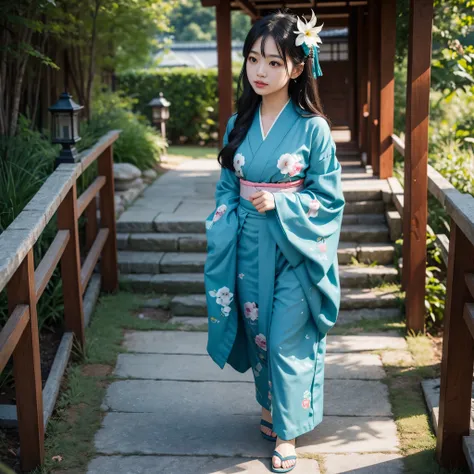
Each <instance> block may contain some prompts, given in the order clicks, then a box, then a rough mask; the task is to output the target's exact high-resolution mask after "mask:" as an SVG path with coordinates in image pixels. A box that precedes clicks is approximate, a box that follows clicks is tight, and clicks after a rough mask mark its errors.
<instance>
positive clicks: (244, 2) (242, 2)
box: [235, 0, 260, 20]
mask: <svg viewBox="0 0 474 474" xmlns="http://www.w3.org/2000/svg"><path fill="white" fill-rule="evenodd" d="M235 4H236V6H238V7H239V8H240V9H241V10H242V11H243V12H244V13H246V14H247V15H248V16H250V18H251V19H252V20H257V19H258V18H259V17H260V13H259V12H258V11H257V9H256V8H255V7H254V6H253V5H252V4H251V3H250V2H249V1H248V0H236V1H235Z"/></svg>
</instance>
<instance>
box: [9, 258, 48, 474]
mask: <svg viewBox="0 0 474 474" xmlns="http://www.w3.org/2000/svg"><path fill="white" fill-rule="evenodd" d="M7 295H8V312H9V314H12V313H13V311H14V310H15V308H16V306H17V305H19V304H25V305H27V306H28V307H29V310H30V318H29V321H28V324H27V325H26V327H25V330H24V331H23V334H22V335H21V337H20V340H19V341H18V344H17V346H16V348H15V350H14V352H13V372H14V376H15V393H16V412H17V417H18V431H19V433H20V458H21V468H22V470H23V471H31V470H33V469H35V468H36V467H37V466H39V465H40V464H42V463H43V461H44V423H43V390H42V388H41V365H40V350H39V334H38V317H37V314H36V290H35V267H34V259H33V249H31V250H30V251H29V252H28V255H27V256H26V257H25V259H24V260H23V262H22V263H21V265H20V266H19V267H18V270H17V271H16V272H15V274H14V275H13V277H12V278H11V280H10V282H9V283H8V286H7Z"/></svg>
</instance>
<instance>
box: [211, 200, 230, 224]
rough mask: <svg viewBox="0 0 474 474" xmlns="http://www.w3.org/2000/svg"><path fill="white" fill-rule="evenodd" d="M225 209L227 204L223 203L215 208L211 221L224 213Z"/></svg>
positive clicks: (214, 220)
mask: <svg viewBox="0 0 474 474" xmlns="http://www.w3.org/2000/svg"><path fill="white" fill-rule="evenodd" d="M225 211H227V206H226V205H225V204H222V205H220V206H219V207H218V208H217V209H216V212H215V214H214V217H213V218H212V222H217V221H218V220H219V219H220V218H221V217H222V216H223V215H224V214H225Z"/></svg>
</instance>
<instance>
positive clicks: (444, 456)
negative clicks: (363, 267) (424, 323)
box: [436, 219, 474, 469]
mask: <svg viewBox="0 0 474 474" xmlns="http://www.w3.org/2000/svg"><path fill="white" fill-rule="evenodd" d="M472 272H474V256H473V254H472V245H471V243H470V242H469V240H468V239H467V238H466V236H465V235H464V234H463V233H462V231H461V230H460V229H459V228H458V227H457V226H456V223H455V222H454V221H453V220H452V219H451V234H450V237H449V262H448V274H447V278H446V280H447V299H446V307H445V311H444V321H443V323H444V334H443V359H442V361H441V386H440V400H439V422H438V435H437V441H436V444H437V445H436V455H437V458H438V462H439V463H440V464H441V465H442V466H443V467H446V468H448V469H454V468H462V467H465V466H466V459H465V456H464V453H463V448H462V437H463V436H469V425H470V420H471V390H472V365H473V361H474V344H473V339H472V336H471V333H470V331H469V329H468V327H467V326H466V323H465V321H464V318H463V310H464V304H465V302H466V301H472V297H471V295H470V292H469V290H468V288H467V285H466V284H465V275H466V274H467V273H472Z"/></svg>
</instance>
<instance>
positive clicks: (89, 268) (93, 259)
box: [81, 229, 109, 294]
mask: <svg viewBox="0 0 474 474" xmlns="http://www.w3.org/2000/svg"><path fill="white" fill-rule="evenodd" d="M108 235H109V229H100V231H99V233H98V234H97V237H96V239H95V241H94V243H93V244H92V247H91V249H90V251H89V253H88V254H87V257H86V259H85V260H84V263H83V265H82V269H81V287H82V294H84V292H85V291H86V288H87V284H88V283H89V280H90V278H91V276H92V272H93V271H94V267H95V265H96V263H97V262H98V260H99V257H100V253H101V252H102V249H103V248H104V245H105V242H106V241H107V236H108Z"/></svg>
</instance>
